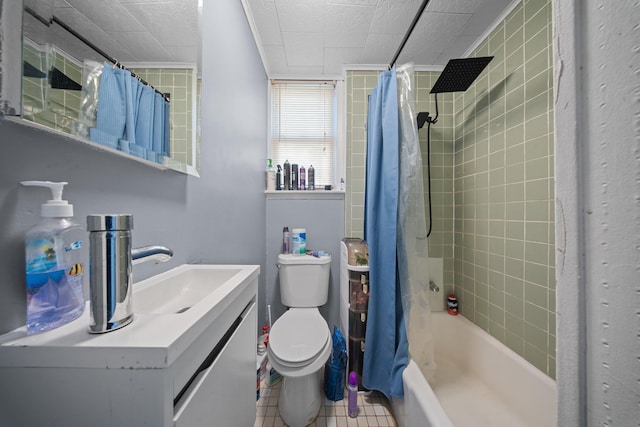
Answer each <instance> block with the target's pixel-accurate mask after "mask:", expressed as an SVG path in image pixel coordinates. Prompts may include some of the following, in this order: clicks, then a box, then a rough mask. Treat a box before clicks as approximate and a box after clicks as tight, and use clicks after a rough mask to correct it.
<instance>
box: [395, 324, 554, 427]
mask: <svg viewBox="0 0 640 427" xmlns="http://www.w3.org/2000/svg"><path fill="white" fill-rule="evenodd" d="M431 317H432V321H433V335H434V343H435V358H436V364H437V369H436V371H435V374H434V375H433V378H430V379H429V381H427V379H426V378H425V377H424V375H423V374H422V372H421V370H420V368H419V367H418V365H417V364H416V363H415V362H413V361H410V362H409V365H408V366H407V368H406V369H405V370H404V373H403V376H402V378H403V380H404V399H394V400H393V409H394V415H395V416H396V420H397V421H398V425H399V426H400V427H445V426H455V427H467V426H492V427H500V426H509V427H514V426H535V427H541V426H555V425H556V384H555V381H553V380H552V379H551V378H549V377H548V376H546V375H545V374H543V373H542V372H541V371H539V370H538V369H537V368H535V367H534V366H533V365H531V364H530V363H529V362H527V361H526V360H524V359H523V358H522V357H520V356H519V355H518V354H516V353H515V352H513V351H512V350H511V349H509V348H508V347H507V346H505V345H504V344H502V343H501V342H499V341H498V340H497V339H495V338H493V337H492V336H491V335H489V334H488V333H486V332H485V331H483V330H482V329H481V328H479V327H478V326H476V325H475V324H473V323H472V322H470V321H469V320H467V319H465V318H464V317H463V316H462V315H458V316H451V315H449V314H447V313H446V312H436V313H433V314H432V316H431Z"/></svg>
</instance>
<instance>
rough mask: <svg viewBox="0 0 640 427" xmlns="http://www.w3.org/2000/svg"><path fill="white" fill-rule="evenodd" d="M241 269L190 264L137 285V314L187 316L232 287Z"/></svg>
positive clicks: (134, 310)
mask: <svg viewBox="0 0 640 427" xmlns="http://www.w3.org/2000/svg"><path fill="white" fill-rule="evenodd" d="M241 271H242V269H241V268H238V267H234V266H223V265H188V266H184V267H178V268H177V269H173V270H170V271H168V272H167V273H164V274H161V275H158V276H155V277H152V278H151V279H148V280H145V281H143V282H140V283H138V284H135V285H134V286H133V296H132V298H133V301H132V302H133V313H134V315H135V314H148V313H156V314H183V313H186V312H187V311H188V310H190V309H191V308H192V307H194V306H195V305H197V304H201V303H203V301H206V300H207V297H208V296H209V295H211V294H212V293H215V292H222V291H224V290H225V289H227V288H229V286H230V280H231V279H232V278H233V277H234V276H237V275H238V274H239V273H240V272H241Z"/></svg>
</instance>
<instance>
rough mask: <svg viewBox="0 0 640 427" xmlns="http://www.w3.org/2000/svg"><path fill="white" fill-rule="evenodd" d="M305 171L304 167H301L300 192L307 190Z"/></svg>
mask: <svg viewBox="0 0 640 427" xmlns="http://www.w3.org/2000/svg"><path fill="white" fill-rule="evenodd" d="M305 175H306V173H305V170H304V166H300V178H299V184H298V189H299V190H306V188H305V182H304V181H305Z"/></svg>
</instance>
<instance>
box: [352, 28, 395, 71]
mask: <svg viewBox="0 0 640 427" xmlns="http://www.w3.org/2000/svg"><path fill="white" fill-rule="evenodd" d="M402 37H403V36H402V35H399V34H369V37H368V38H367V43H366V45H365V47H364V51H363V53H362V57H361V61H362V62H361V63H362V64H367V65H382V64H384V65H388V64H389V62H391V60H392V59H393V55H394V54H395V53H396V50H397V49H398V46H400V42H401V41H402Z"/></svg>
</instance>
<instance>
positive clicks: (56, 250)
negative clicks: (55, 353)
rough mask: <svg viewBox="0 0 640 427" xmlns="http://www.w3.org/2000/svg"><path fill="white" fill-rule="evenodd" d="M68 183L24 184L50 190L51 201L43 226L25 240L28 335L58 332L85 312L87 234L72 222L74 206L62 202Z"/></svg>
mask: <svg viewBox="0 0 640 427" xmlns="http://www.w3.org/2000/svg"><path fill="white" fill-rule="evenodd" d="M66 184H67V183H66V182H50V181H23V182H22V185H25V186H36V187H47V188H49V189H50V190H51V194H52V198H51V200H48V201H47V203H44V204H42V207H41V214H40V215H41V217H42V219H41V220H40V222H39V223H38V224H37V225H35V226H34V227H33V228H31V229H30V230H28V231H27V233H26V236H25V249H26V251H25V255H26V260H25V261H26V262H25V264H26V278H27V333H29V334H37V333H40V332H44V331H48V330H50V329H54V328H57V327H59V326H62V325H64V324H66V323H69V322H71V321H72V320H74V319H77V318H78V317H80V315H81V314H82V312H83V311H84V307H85V301H84V289H83V288H84V279H83V277H84V275H83V270H84V265H83V262H82V261H83V260H84V258H86V255H83V252H82V251H81V249H82V246H83V243H82V242H83V239H84V237H85V236H84V232H83V229H82V226H80V225H79V224H78V223H76V222H74V221H73V205H70V204H69V203H68V202H67V201H66V200H62V190H63V188H64V186H65V185H66Z"/></svg>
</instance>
